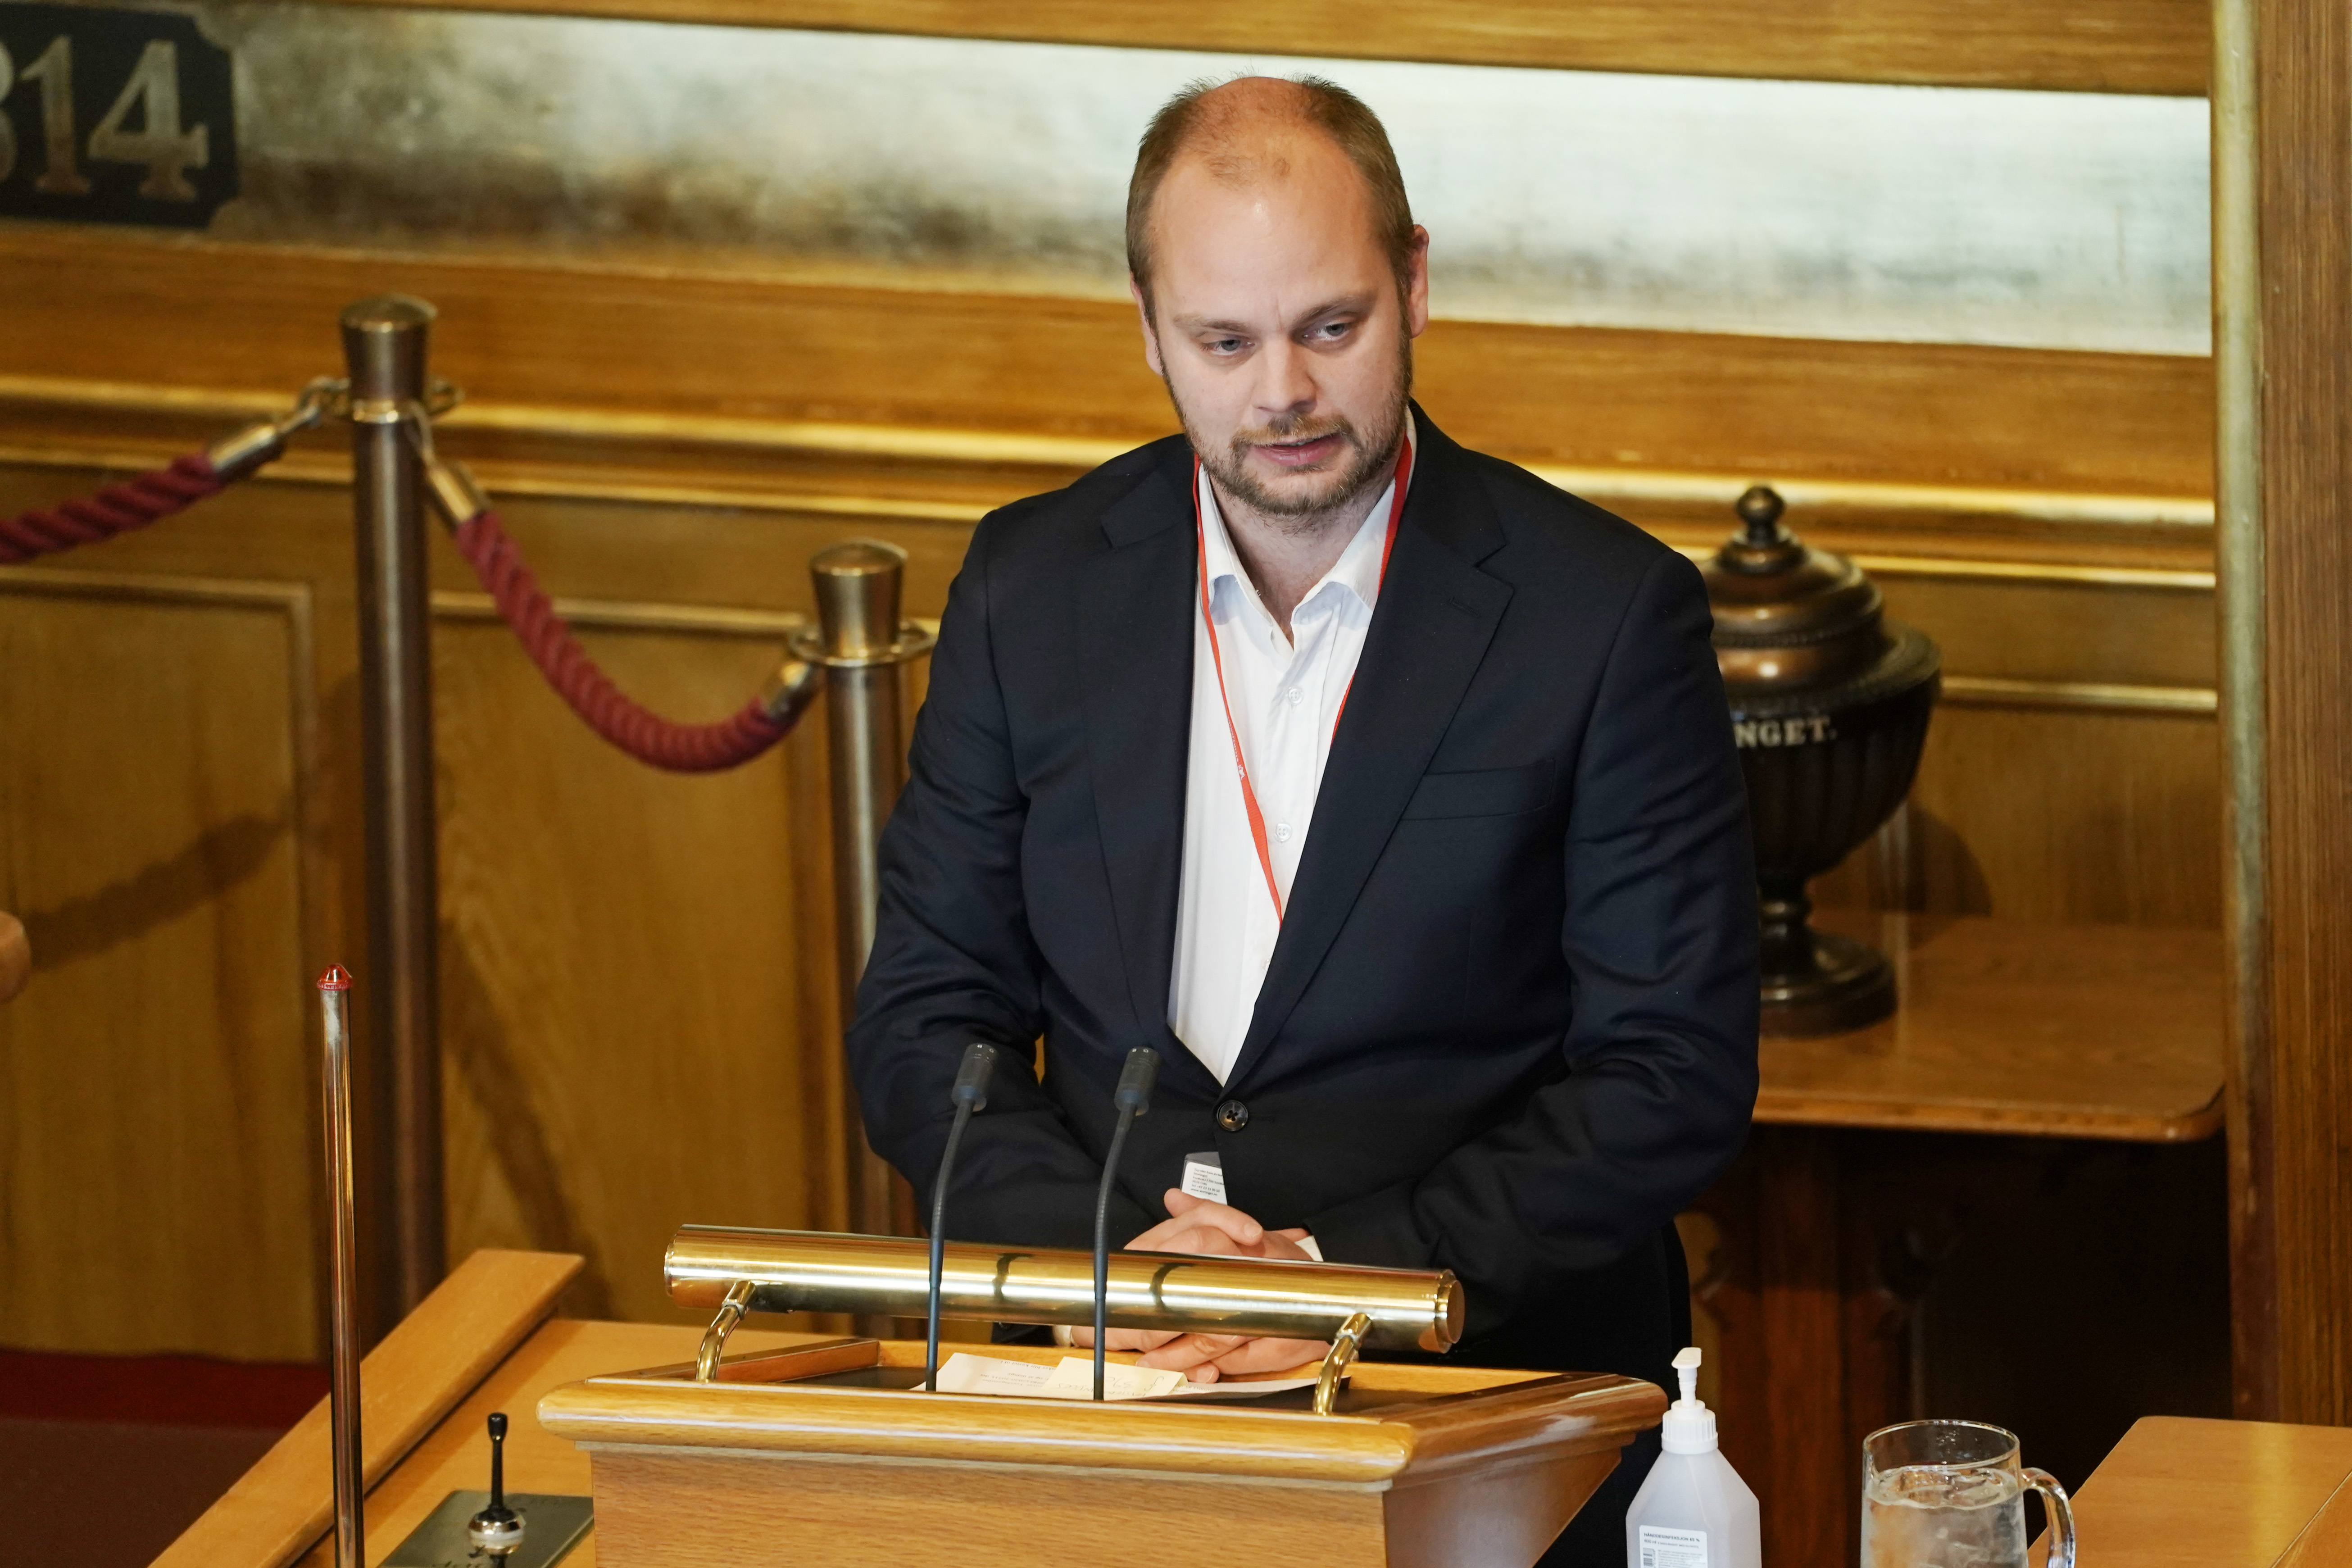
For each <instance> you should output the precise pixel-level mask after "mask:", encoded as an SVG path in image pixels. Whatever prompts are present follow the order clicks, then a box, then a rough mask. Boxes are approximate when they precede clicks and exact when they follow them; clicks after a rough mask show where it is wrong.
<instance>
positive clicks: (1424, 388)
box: [0, 228, 2212, 498]
mask: <svg viewBox="0 0 2352 1568" xmlns="http://www.w3.org/2000/svg"><path fill="white" fill-rule="evenodd" d="M68 279H70V287H69V288H68V286H67V280H68ZM383 289H402V290H404V291H407V292H411V293H415V294H418V295H421V296H423V297H424V298H425V299H428V300H432V301H433V302H434V303H435V304H436V305H437V306H438V307H439V308H440V310H441V321H440V324H439V325H438V326H437V327H436V331H435V338H434V344H435V347H434V356H435V366H436V371H437V372H438V373H439V374H445V375H447V376H449V377H450V378H452V379H453V380H455V381H457V382H458V383H459V384H462V385H463V386H464V387H465V388H466V390H467V394H468V396H469V398H470V399H472V400H473V402H474V404H475V407H474V408H473V409H471V410H462V409H461V410H460V411H459V413H458V414H457V416H455V417H454V418H453V419H452V420H451V421H450V425H449V430H448V434H449V436H450V438H451V449H452V450H453V451H455V452H457V453H459V454H460V455H466V456H472V455H475V454H476V453H478V452H482V451H486V450H495V449H496V447H497V443H498V441H499V439H500V438H502V437H503V438H509V439H510V438H511V437H512V436H513V434H514V427H515V426H517V425H518V424H521V425H532V424H534V423H535V424H536V426H537V427H538V428H540V429H541V430H542V431H544V432H545V433H547V434H553V433H555V432H556V431H557V430H560V428H561V425H562V419H563V417H564V415H563V411H564V410H565V409H566V408H572V409H577V410H579V411H580V413H581V416H582V417H583V422H584V421H587V420H589V419H592V418H593V416H596V415H597V414H598V413H600V412H602V411H636V412H641V413H646V414H658V415H661V416H666V417H667V418H669V419H670V420H671V421H672V424H671V426H670V428H669V432H668V435H667V437H666V439H667V440H671V441H675V440H677V439H680V438H683V437H688V436H690V434H691V431H692V426H691V425H690V424H680V423H679V421H684V420H690V419H692V418H698V417H714V418H715V417H719V416H732V417H737V418H757V419H769V420H781V421H787V422H803V423H805V422H815V423H817V424H821V425H822V424H826V423H828V422H830V424H831V425H833V426H840V425H848V426H904V427H913V428H916V429H919V430H926V431H931V432H938V433H941V434H959V433H964V432H999V433H1008V434H1018V435H1020V436H1022V437H1039V436H1042V437H1091V438H1095V439H1097V440H1109V441H1120V442H1134V441H1142V440H1148V439H1150V438H1152V437H1157V436H1160V435H1163V434H1166V433H1168V432H1169V431H1171V430H1172V429H1173V427H1174V422H1173V419H1172V417H1171V415H1170V413H1169V410H1168V406H1167V399H1166V394H1165V391H1164V390H1163V388H1162V387H1161V386H1160V383H1159V382H1158V381H1157V379H1155V378H1154V377H1152V376H1151V375H1150V374H1149V373H1148V372H1147V371H1146V370H1145V369H1144V367H1143V363H1142V356H1141V353H1140V348H1139V342H1138V338H1137V330H1136V326H1135V320H1134V313H1133V311H1132V310H1131V309H1130V308H1129V307H1128V306H1126V305H1123V304H1117V303H1109V302H1103V301H1095V300H1069V299H1050V298H1041V297H1023V296H1011V295H1003V296H999V295H987V294H966V293H956V294H949V293H931V294H926V293H917V292H910V291H906V290H900V289H881V288H873V289H856V288H847V287H820V286H816V285H811V284H794V283H788V282H781V281H772V280H762V279H745V278H731V277H698V276H693V275H682V274H664V275H658V276H656V275H651V274H634V273H628V272H623V271H617V270H616V271H598V270H593V269H588V268H551V267H538V266H529V265H523V264H520V263H494V262H483V261H460V260H452V259H446V258H415V257H409V258H394V257H357V256H350V255H345V254H340V253H316V252H308V251H294V250H278V249H272V248H270V247H257V246H232V245H216V244H209V243H198V244H194V245H189V244H181V243H173V244H171V245H169V246H165V245H163V244H161V243H159V242H157V241H155V240H153V239H152V238H150V237H144V236H122V237H117V236H99V235H93V234H90V233H89V232H87V231H62V230H61V231H59V232H56V233H51V232H48V231H45V230H34V229H30V228H26V229H16V230H10V231H7V232H5V233H4V234H0V292H5V293H6V294H7V296H8V297H10V298H13V299H21V300H26V301H29V305H28V308H27V309H26V310H25V311H24V312H23V313H22V317H23V324H22V327H21V329H20V330H18V331H14V332H12V333H11V334H10V335H9V337H8V340H7V342H5V343H0V375H12V376H16V377H36V378H46V380H47V382H48V383H50V384H54V383H56V382H58V381H60V380H62V381H65V382H68V383H74V382H79V383H80V384H85V385H96V384H112V383H119V382H121V380H123V379H124V377H125V375H126V369H125V367H126V366H130V367H136V371H135V374H137V375H138V377H139V378H140V379H141V380H142V381H147V382H152V383H154V384H163V385H166V386H172V387H177V388H181V389H184V390H185V391H191V392H199V393H201V392H203V391H205V389H212V390H213V391H214V392H215V394H217V393H219V392H221V391H224V390H226V391H232V392H236V393H239V394H242V395H245V396H247V398H251V397H252V396H254V395H257V394H258V395H264V396H269V397H290V396H291V395H292V393H293V391H294V390H295V389H296V388H298V387H299V386H300V385H301V384H302V383H303V382H304V381H306V380H308V379H309V378H310V377H311V376H313V375H317V374H322V373H325V372H327V371H330V370H331V369H332V368H334V360H333V356H332V352H331V351H332V341H331V323H332V322H333V321H334V320H335V316H336V313H337V312H338V311H339V310H341V308H342V306H343V305H345V304H346V303H348V302H349V301H351V300H354V299H358V298H360V297H362V296H364V295H367V294H370V293H375V292H379V291H382V290H383ZM189 299H198V300H204V301H205V311H204V320H205V323H206V325H205V330H203V331H190V330H189V326H188V322H187V318H186V306H185V303H184V301H185V300H189ZM163 344H168V345H170V350H169V353H165V352H163V349H162V348H160V347H159V345H163ZM1418 385H1419V390H1420V395H1421V396H1422V398H1423V403H1424V404H1425V405H1426V406H1427V407H1428V408H1429V410H1430V412H1431V414H1432V416H1433V417H1435V418H1436V419H1437V420H1438V421H1439V422H1440V423H1441V424H1443V425H1444V426H1445V427H1446V429H1447V431H1448V433H1449V434H1451V435H1453V436H1454V437H1456V438H1457V439H1460V440H1463V441H1465V442H1467V443H1468V444H1470V445H1472V446H1474V447H1479V448H1481V449H1484V450H1488V451H1492V452H1495V453H1496V454H1497V455H1500V456H1503V457H1507V458H1512V459H1514V460H1516V461H1520V462H1525V463H1530V464H1537V465H1545V464H1554V465H1583V466H1591V467H1599V468H1611V467H1615V468H1671V469H1676V470H1686V471H1695V472H1703V473H1710V474H1717V475H1727V476H1737V477H1742V478H1748V479H1774V478H1782V477H1787V478H1811V479H1849V480H1868V479H1883V480H1895V481H1904V480H1908V481H1915V482H1934V483H1938V484H1947V485H1969V484H1974V485H1982V486H2011V487H2024V488H2027V489H2057V490H2069V491H2096V492H2113V493H2115V494H2118V495H2128V496H2146V497H2157V498H2173V497H2183V496H2188V497H2195V496H2202V495H2205V494H2207V493H2209V492H2210V485H2211V461H2210V449H2211V442H2210V431H2209V429H2208V427H2207V426H2208V415H2207V411H2208V409H2210V405H2211V403H2210V399H2211V388H2212V381H2211V369H2210V363H2208V362H2206V361H2204V360H2201V359H2184V358H2169V357H2165V356H2158V355H2142V354H2095V353H2054V352H2042V351H2028V350H2018V349H1997V348H1971V347H1960V346H1951V345H1935V344H1917V343H1861V342H1851V343H1842V342H1818V341H1811V340H1794V339H1773V338H1749V337H1738V336H1727V335H1721V336H1719V335H1710V334H1704V333H1683V332H1654V331H1614V330H1604V329H1597V328H1592V329H1587V328H1558V327H1550V328H1547V327H1528V326H1507V325H1499V324H1496V323H1490V322H1474V321H1440V322H1439V323H1437V324H1436V325H1435V326H1434V327H1433V328H1432V329H1431V331H1430V333H1429V334H1428V336H1427V337H1425V338H1424V339H1423V341H1422V345H1421V350H1420V355H1419V381H1418ZM524 410H534V411H537V413H536V417H535V419H517V418H516V417H515V416H516V415H518V414H519V413H520V412H521V411H524ZM602 439H604V441H605V444H607V445H610V444H611V442H610V440H609V438H602ZM659 444H660V443H659V442H656V441H653V440H650V439H646V440H640V441H639V442H638V443H636V445H637V446H638V447H640V448H643V447H653V446H657V445H659ZM996 445H998V446H1000V447H1013V448H1014V449H1033V448H1025V447H1021V445H1020V443H1018V442H1006V441H1003V440H1001V439H1000V440H999V441H998V442H997V443H996ZM987 446H988V443H986V442H985V441H983V442H982V443H980V444H979V445H978V446H977V447H975V448H974V450H975V452H976V453H977V452H979V451H984V450H985V449H987ZM1097 450H1099V449H1098V448H1097ZM1097 460H1098V459H1097ZM1733 493H1736V490H1735V491H1734V492H1733Z"/></svg>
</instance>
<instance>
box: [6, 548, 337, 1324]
mask: <svg viewBox="0 0 2352 1568" xmlns="http://www.w3.org/2000/svg"><path fill="white" fill-rule="evenodd" d="M310 633H311V628H310V597H309V595H308V594H307V593H306V591H305V590H304V588H303V587H302V585H300V584H289V583H274V582H262V581H252V580H241V581H240V580H221V579H195V578H171V577H161V576H148V575H140V574H128V573H121V572H110V571H106V570H103V569H102V568H100V565H99V563H98V562H97V561H95V560H92V561H90V562H88V563H85V569H84V570H83V571H79V572H70V573H69V572H62V571H35V570H31V569H25V568H19V569H16V570H13V571H10V572H8V573H6V574H0V667H5V668H6V670H7V672H8V676H7V679H6V680H5V682H0V822H5V829H0V836H5V837H0V903H5V904H6V905H8V906H10V907H12V908H14V909H16V910H21V911H23V913H24V916H25V918H26V924H27V926H28V927H29V929H30V932H31V938H32V943H33V949H34V955H35V963H36V970H35V973H34V978H33V981H32V983H31V984H30V985H29V986H28V987H27V989H26V993H25V994H24V995H23V996H22V997H20V998H19V999H18V1000H17V1001H16V1004H14V1005H12V1006H10V1007H9V1009H8V1010H7V1012H6V1013H5V1015H0V1194H4V1195H0V1203H5V1208H6V1214H5V1221H0V1340H5V1342H9V1343H12V1344H19V1345H29V1346H36V1347H40V1348H46V1349H56V1350H72V1351H89V1350H146V1351H179V1350H194V1351H204V1352H213V1353H216V1354H231V1355H242V1356H250V1357H257V1358H262V1359H269V1360H300V1359H304V1358H307V1357H309V1356H310V1355H312V1354H313V1353H315V1352H316V1350H317V1348H318V1336H317V1330H316V1304H315V1300H314V1292H315V1289H316V1280H315V1278H314V1272H315V1271H314V1267H313V1258H314V1254H315V1248H314V1247H313V1217H314V1216H313V1210H312V1194H313V1192H314V1189H315V1182H314V1180H313V1171H314V1169H315V1167H316V1157H315V1154H314V1152H313V1151H314V1143H313V1137H312V1133H311V1124H312V1114H311V1112H312V1107H313V1104H314V1102H315V1099H316V1089H315V1083H316V1079H315V1076H314V1074H313V1072H312V1071H310V1070H306V1069H308V1068H310V1064H311V1053H310V1049H309V1041H310V1033H311V1029H310V1022H309V1015H308V1012H307V1010H306V1004H307V1003H308V1001H309V993H308V991H307V989H306V987H305V984H304V983H305V981H306V980H307V979H308V978H309V974H308V973H307V963H306V952H307V945H308V944H307V943H306V941H305V936H306V930H307V927H308V921H306V918H305V917H306V904H308V903H309V901H310V900H309V899H308V898H306V888H305V880H306V866H305V857H304V854H303V847H304V839H305V823H306V820H307V819H308V818H309V817H310V814H311V813H312V812H313V811H314V810H315V808H316V803H315V801H314V800H312V799H311V795H312V794H313V791H314V790H315V787H316V781H315V778H314V776H313V769H312V768H311V766H310V758H311V750H312V743H313V742H312V733H313V731H314V730H315V728H316V725H317V711H316V704H317V699H316V695H315V691H314V689H313V686H312V671H311V668H310V658H311V636H310Z"/></svg>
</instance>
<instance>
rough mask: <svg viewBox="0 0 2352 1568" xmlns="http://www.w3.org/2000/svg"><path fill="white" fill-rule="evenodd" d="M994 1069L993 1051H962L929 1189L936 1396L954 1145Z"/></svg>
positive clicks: (929, 1376) (929, 1381) (928, 1376)
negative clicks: (950, 1116)
mask: <svg viewBox="0 0 2352 1568" xmlns="http://www.w3.org/2000/svg"><path fill="white" fill-rule="evenodd" d="M995 1068H996V1047H994V1046H991V1045H986V1044H983V1043H982V1042H981V1041H979V1040H974V1041H973V1042H972V1043H971V1044H970V1045H968V1046H966V1047H964V1048H963V1062H962V1065H961V1066H960V1067H958V1068H956V1080H955V1088H953V1089H950V1090H949V1091H948V1103H949V1104H950V1105H952V1106H954V1107H955V1125H954V1126H952V1127H950V1128H949V1129H948V1146H947V1149H946V1152H943V1153H941V1154H940V1176H939V1180H938V1181H937V1182H935V1183H933V1184H932V1186H931V1321H930V1331H929V1335H928V1336H927V1337H926V1339H925V1341H924V1344H925V1350H924V1352H923V1386H924V1387H925V1388H926V1389H929V1391H930V1392H932V1393H934V1394H936V1393H938V1392H939V1384H940V1272H941V1270H942V1269H943V1268H944V1267H945V1266H946V1262H947V1245H948V1232H947V1222H948V1175H949V1173H950V1172H952V1171H953V1170H954V1169H955V1157H956V1148H957V1145H959V1144H961V1142H963V1128H964V1123H965V1122H967V1121H971V1113H972V1112H973V1111H975V1110H987V1109H988V1075H989V1074H990V1073H991V1072H992V1071H994V1070H995Z"/></svg>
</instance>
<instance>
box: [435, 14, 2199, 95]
mask: <svg viewBox="0 0 2352 1568" xmlns="http://www.w3.org/2000/svg"><path fill="white" fill-rule="evenodd" d="M425 3H426V4H428V5H455V4H457V0H425ZM512 8H513V9H515V10H520V11H549V12H557V13H563V14H571V15H586V16H641V17H646V18H650V19H653V20H657V21H673V22H720V23H738V24H748V25H752V26H782V27H828V28H845V29H850V30H855V31H858V32H877V33H929V34H939V35H945V36H947V37H972V38H1019V39H1032V40H1040V41H1045V42H1055V43H1086V44H1117V45H1129V46H1137V47H1147V48H1177V49H1212V50H1220V51H1235V52H1239V53H1244V54H1255V55H1265V54H1272V55H1277V56H1279V55H1310V56H1339V57H1342V58H1370V59H1411V60H1449V61H1459V62H1463V63H1465V64H1475V65H1500V66H1552V67H1570V68H1579V69H1584V70H1622V71H1664V72H1671V73H1674V74H1676V75H1687V76H1737V77H1781V78H1801V79H1818V80H1827V81H1893V82H1927V83H1937V84H1943V85H1964V86H1974V87H2028V88H2052V89H2074V90H2087V91H2110V92H2155V93H2182V94H2196V93H2201V92H2203V91H2204V90H2205V74H2206V51H2207V47H2208V33H2207V27H2206V13H2205V9H2204V7H2203V6H2202V5H2195V4H2190V3H2188V0H2073V3H2071V4H2068V5H2055V6H2052V5H2039V6H2037V5H2029V4H2022V3H2021V0H1962V3H1960V4H1945V5H1937V4H1934V3H1933V0H1860V3H1858V4H1848V5H1833V6H1829V5H1801V4H1792V3H1790V0H1779V3H1776V4H1770V5H1754V4H1743V3H1741V0H1666V3H1664V4H1650V5H1635V4H1627V3H1623V0H1618V3H1612V4H1606V5H1576V4H1572V3H1570V0H1455V3H1454V4H1452V5H1434V6H1432V5H1405V4H1402V3H1399V0H1387V3H1385V4H1381V5H1340V4H1336V3H1334V0H1318V3H1315V4H1308V5H1299V4H1292V5H1282V6H1276V7H1268V6H1265V5H1249V4H1247V3H1246V0H1205V3H1203V4H1197V5H1183V6H1154V5H1122V4H1118V3H1117V0H783V3H782V4H778V3H777V0H521V3H520V4H518V5H514V6H513V7H512Z"/></svg>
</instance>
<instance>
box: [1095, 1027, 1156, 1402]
mask: <svg viewBox="0 0 2352 1568" xmlns="http://www.w3.org/2000/svg"><path fill="white" fill-rule="evenodd" d="M1159 1076H1160V1053H1159V1052H1158V1051H1155V1050H1153V1049H1152V1048H1151V1047H1150V1046H1138V1047H1135V1049H1133V1050H1131V1051H1129V1052H1128V1053H1127V1065H1126V1066H1125V1067H1123V1068H1119V1072H1118V1089H1115V1090H1114V1091H1112V1094H1111V1103H1112V1104H1113V1105H1115V1106H1117V1107H1118V1121H1115V1122H1113V1123H1112V1124H1111V1129H1110V1152H1109V1153H1108V1154H1107V1155H1105V1156H1104V1158H1103V1173H1102V1185H1101V1186H1099V1187H1097V1188H1096V1189H1095V1398H1096V1399H1097V1400H1098V1401H1099V1400H1100V1399H1101V1398H1102V1396H1103V1352H1104V1350H1105V1348H1106V1346H1105V1345H1104V1341H1106V1340H1107V1339H1108V1338H1109V1337H1110V1334H1109V1328H1110V1324H1109V1317H1110V1189H1111V1184H1112V1183H1113V1182H1115V1181H1117V1180H1118V1156H1119V1153H1120V1152H1121V1151H1123V1150H1124V1149H1126V1147H1127V1130H1128V1129H1129V1128H1130V1127H1132V1126H1134V1125H1135V1119H1136V1118H1137V1117H1139V1116H1140V1115H1142V1114H1143V1113H1144V1112H1145V1111H1147V1110H1150V1109H1151V1084H1152V1080H1153V1079H1157V1078H1158V1077H1159Z"/></svg>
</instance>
